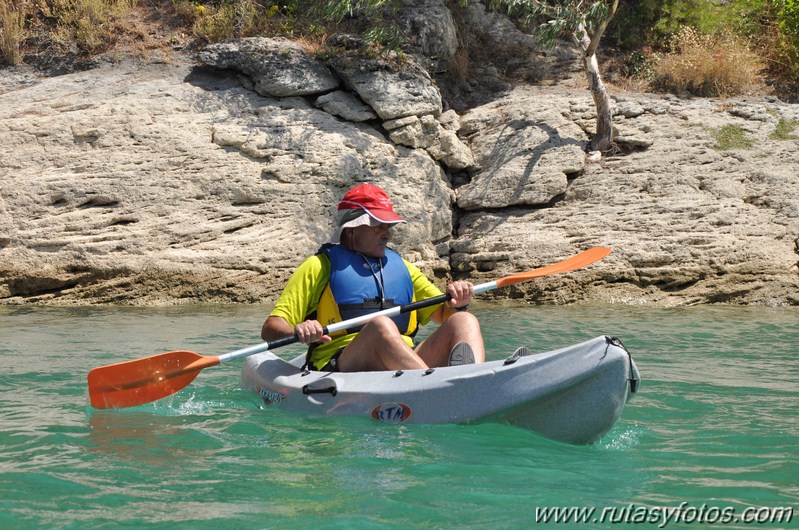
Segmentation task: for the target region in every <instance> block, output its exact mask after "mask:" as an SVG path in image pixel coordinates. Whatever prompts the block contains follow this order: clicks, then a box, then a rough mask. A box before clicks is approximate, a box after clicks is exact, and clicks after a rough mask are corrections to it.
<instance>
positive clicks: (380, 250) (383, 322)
mask: <svg viewBox="0 0 799 530" xmlns="http://www.w3.org/2000/svg"><path fill="white" fill-rule="evenodd" d="M405 222H406V221H405V220H404V219H403V218H402V217H400V216H399V215H397V214H396V213H395V212H394V208H393V205H392V204H391V199H389V197H388V195H387V194H386V192H385V191H383V190H382V189H381V188H379V187H377V186H374V185H372V184H360V185H358V186H355V187H354V188H352V189H351V190H349V191H348V192H347V193H346V194H345V195H344V198H343V199H342V200H341V202H340V203H339V205H338V210H337V214H336V225H337V230H336V232H335V234H334V236H333V244H327V245H323V246H322V248H321V249H319V252H318V253H317V254H316V255H314V256H311V257H310V258H308V259H307V260H305V262H303V263H302V265H300V266H299V267H298V268H297V270H296V271H295V272H294V274H293V275H292V276H291V278H290V279H289V281H288V283H287V284H286V286H285V288H284V289H283V292H282V293H281V295H280V298H279V299H278V301H277V304H276V305H275V308H274V309H273V310H272V312H271V313H270V315H269V317H268V318H267V319H266V321H265V322H264V325H263V327H262V329H261V337H263V339H264V340H267V341H271V340H275V339H278V338H281V337H285V336H287V335H296V336H297V337H298V338H299V340H300V342H302V343H304V344H307V345H308V346H309V349H308V366H309V368H311V369H315V370H324V371H341V372H358V371H370V370H400V369H404V370H409V369H417V368H421V369H424V368H428V367H435V366H448V365H457V364H469V363H474V362H483V361H484V360H485V348H484V346H483V337H482V333H481V331H480V324H479V322H478V320H477V318H476V317H475V316H474V315H473V314H471V313H469V312H467V310H468V307H469V302H470V300H471V298H472V295H473V294H474V289H473V285H472V284H471V283H470V282H464V281H456V282H452V283H450V284H448V285H447V293H448V294H449V295H450V296H451V297H452V298H451V299H450V300H449V301H448V302H447V303H445V304H441V305H438V306H433V307H429V308H424V309H419V310H418V311H412V312H410V313H405V314H402V315H399V316H396V317H391V318H389V317H385V316H381V317H375V318H373V319H372V320H370V321H369V322H367V323H366V324H365V325H364V326H363V327H362V328H361V329H355V330H346V331H340V332H338V333H334V334H333V335H332V336H329V335H325V334H324V332H323V327H324V326H326V325H329V324H332V323H334V322H341V321H344V320H349V319H351V318H355V317H357V316H360V315H363V314H365V313H370V312H375V311H380V310H381V309H387V308H390V307H394V306H397V305H405V304H409V303H411V302H414V301H418V300H424V299H427V298H432V297H434V296H439V295H441V294H442V293H441V291H440V290H439V289H438V288H437V287H436V286H435V285H433V283H432V282H431V281H430V280H429V279H428V278H427V277H425V276H424V274H422V272H421V271H420V270H419V269H418V268H417V267H416V266H414V265H412V264H411V263H409V262H407V261H405V260H404V259H403V258H401V257H400V256H399V254H397V253H396V252H394V251H393V250H391V249H390V248H388V243H389V242H390V241H391V229H392V227H393V226H394V225H396V224H399V223H405ZM430 320H433V321H434V322H436V323H438V324H439V328H438V329H436V330H435V331H434V332H433V333H432V334H431V335H430V336H429V337H428V338H427V339H425V340H424V341H423V342H422V343H421V344H418V345H414V342H413V337H414V335H415V334H416V331H417V330H418V327H419V326H420V325H424V324H426V323H428V322H429V321H430Z"/></svg>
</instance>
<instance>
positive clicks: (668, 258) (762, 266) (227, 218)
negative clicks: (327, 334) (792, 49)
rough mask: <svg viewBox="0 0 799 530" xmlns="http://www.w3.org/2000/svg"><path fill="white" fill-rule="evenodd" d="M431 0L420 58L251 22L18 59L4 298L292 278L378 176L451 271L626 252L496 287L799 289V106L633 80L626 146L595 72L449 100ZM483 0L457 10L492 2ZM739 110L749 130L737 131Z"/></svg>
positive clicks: (678, 295)
mask: <svg viewBox="0 0 799 530" xmlns="http://www.w3.org/2000/svg"><path fill="white" fill-rule="evenodd" d="M431 1H432V0H431ZM431 1H427V2H407V3H406V4H408V5H409V6H410V7H409V9H408V11H406V13H405V14H404V15H403V17H404V18H402V19H401V20H402V23H403V24H405V25H406V26H407V27H414V28H417V29H416V32H417V34H418V37H419V38H418V41H417V45H418V46H419V47H420V48H424V49H427V50H428V51H427V52H426V54H425V53H420V54H419V55H417V56H410V57H409V58H408V59H407V61H405V62H404V63H402V64H399V63H396V62H392V61H391V60H389V59H385V58H384V59H368V60H367V59H359V58H357V57H340V58H338V59H337V60H334V61H330V62H327V63H324V62H321V61H320V60H318V59H317V58H315V57H314V56H313V55H311V54H309V53H308V52H306V51H305V50H303V49H302V48H301V47H299V46H298V45H296V44H295V43H292V42H289V41H284V40H280V39H244V40H238V41H234V42H226V43H221V44H217V45H212V46H209V47H208V48H206V49H205V50H204V51H203V53H201V54H200V56H199V60H195V59H194V58H193V57H190V56H188V55H177V56H175V57H174V58H173V60H172V62H170V63H166V64H163V63H137V62H135V61H132V60H129V61H125V62H123V63H121V64H115V65H107V66H104V67H101V68H96V69H93V70H89V71H85V72H78V73H73V74H69V75H64V76H60V77H51V78H38V77H35V76H33V75H31V73H30V72H29V71H26V70H24V69H7V70H5V71H4V72H2V74H0V75H1V76H2V80H0V152H2V153H3V156H2V158H0V302H1V303H7V304H18V303H41V304H95V303H118V304H135V305H156V304H174V303H184V302H248V303H249V302H260V301H269V300H273V299H274V298H275V297H276V295H277V294H278V293H279V291H280V289H281V288H282V285H283V283H284V282H285V281H286V280H287V278H288V276H289V275H290V274H291V272H292V271H293V269H294V268H295V267H296V266H297V265H298V264H299V263H300V261H301V260H302V259H304V258H305V257H306V256H307V255H309V254H310V253H312V252H314V251H315V249H316V248H317V247H318V246H319V245H320V244H322V243H324V242H325V241H327V240H328V238H329V236H330V233H331V230H332V227H331V222H332V218H333V210H334V208H335V205H336V203H337V202H338V200H339V198H340V197H341V196H342V195H343V194H344V192H345V191H346V190H347V189H348V188H349V187H350V186H352V185H354V184H356V183H359V182H366V181H369V182H373V183H375V184H378V185H380V186H383V187H384V188H385V189H386V190H387V191H388V192H389V194H390V195H391V196H392V197H393V199H394V202H395V206H396V208H397V209H398V210H399V211H400V212H402V214H403V215H404V216H406V217H407V218H408V219H409V220H410V223H409V224H408V225H407V226H403V227H401V228H398V229H396V231H395V241H394V246H395V247H397V248H398V249H399V250H400V251H401V252H402V253H403V254H404V255H405V256H406V257H407V258H408V259H410V260H412V261H414V262H416V263H418V264H419V265H420V266H421V267H422V268H423V270H425V271H426V272H427V273H429V274H430V275H431V276H433V277H434V278H436V280H437V281H439V282H442V283H443V282H444V281H445V280H446V278H449V277H453V276H454V277H459V278H469V279H472V280H474V281H475V282H478V281H488V280H490V279H495V278H497V277H500V276H503V275H506V274H510V273H513V272H517V271H521V270H527V269H530V268H535V267H539V266H543V265H547V264H549V263H552V262H554V261H558V260H560V259H563V258H566V257H569V256H571V255H574V254H576V253H577V252H579V251H580V250H583V249H585V248H588V247H590V246H597V245H602V246H610V247H612V248H613V249H614V252H613V253H612V254H611V255H610V256H609V257H608V258H605V259H604V260H603V261H601V262H599V263H597V264H595V265H593V266H591V267H589V268H587V269H584V270H581V271H577V272H574V273H570V274H566V275H560V276H553V277H548V278H541V279H539V280H536V281H534V282H528V283H526V284H519V285H517V286H514V287H513V288H511V289H507V290H503V291H499V292H493V293H492V295H493V296H497V297H512V298H518V299H524V300H528V301H531V302H535V303H583V302H603V303H608V302H610V303H631V304H634V303H657V304H663V305H679V304H697V303H755V304H770V305H781V304H793V305H796V304H799V271H797V259H798V258H799V256H798V254H797V252H798V251H799V248H798V246H799V240H798V239H797V238H799V180H798V179H797V174H798V173H799V149H797V147H799V139H797V137H796V135H795V136H793V137H791V136H790V135H789V136H788V137H785V136H781V137H774V135H773V133H774V131H775V129H776V127H777V125H778V124H780V123H783V124H784V123H798V122H799V106H796V105H788V104H785V103H782V102H780V101H778V100H776V99H774V98H748V99H747V98H742V99H735V100H726V101H719V100H711V99H678V98H676V97H672V96H656V95H651V94H635V93H624V92H621V91H612V92H613V93H614V121H615V125H616V127H617V137H616V141H617V145H618V147H619V149H618V152H616V153H610V154H606V155H605V156H599V154H597V153H586V149H587V146H588V138H589V134H590V132H591V131H592V130H593V120H594V117H595V113H594V107H593V104H592V101H591V97H590V94H589V93H588V91H587V90H586V89H585V88H582V87H579V86H577V87H573V86H571V87H570V86H568V85H565V84H557V83H547V84H546V85H547V86H542V85H534V84H530V83H525V82H520V83H517V84H516V85H515V86H511V85H510V84H507V83H506V84H505V85H503V90H505V92H503V93H496V92H494V95H493V99H491V98H486V97H485V92H484V93H483V94H482V95H481V96H480V97H479V98H477V97H476V95H475V94H472V96H471V97H470V99H472V100H475V98H476V99H481V100H486V101H483V102H482V103H481V104H479V105H476V106H473V107H471V108H468V109H466V108H462V109H459V111H458V112H456V111H455V110H453V109H448V110H446V111H445V108H446V106H447V105H446V101H447V100H448V99H449V98H450V97H451V96H452V93H449V92H447V90H441V89H440V88H439V87H440V86H441V84H442V81H440V80H439V81H437V80H436V79H434V77H433V76H432V75H431V74H430V73H428V72H432V73H433V74H435V73H436V72H437V71H439V70H445V69H446V68H447V66H446V65H447V64H450V63H451V61H452V60H454V55H455V53H456V51H454V50H453V49H452V48H451V46H449V44H451V42H450V40H449V39H443V40H441V41H436V40H435V39H431V38H430V37H429V35H428V33H429V31H433V30H429V29H420V28H419V25H418V22H416V19H415V18H414V17H413V9H412V8H413V7H414V6H417V7H418V6H421V7H425V6H427V7H430V6H428V4H430V3H431ZM432 3H433V4H436V5H440V4H441V3H440V2H432ZM474 9H475V10H478V11H468V12H459V14H458V16H460V17H464V16H470V17H474V19H475V20H483V19H482V18H480V16H479V15H481V13H480V12H479V6H475V7H474ZM482 15H483V16H484V17H488V15H487V14H485V13H482ZM492 16H493V15H492ZM441 20H442V19H437V21H438V22H440V21H441ZM474 24H475V25H476V24H477V22H474ZM435 31H443V32H444V34H445V35H447V34H448V30H442V29H438V30H435ZM486 31H487V32H488V30H486ZM486 35H489V33H487V34H486ZM500 35H504V36H505V37H503V38H506V39H507V32H504V33H503V32H499V33H495V34H494V37H493V38H495V39H499V38H500ZM486 38H489V36H486ZM436 42H438V44H439V45H438V46H437V47H436V46H433V44H434V43H436ZM448 43H449V44H448ZM513 45H514V46H516V47H517V49H528V50H529V49H532V47H533V46H534V43H531V42H529V41H528V40H526V38H521V37H520V38H519V39H517V40H516V41H514V44H513ZM520 47H521V48H520ZM430 50H434V51H430ZM564 57H565V55H564V52H563V51H562V50H561V51H556V52H553V53H552V54H549V55H540V54H539V55H535V54H531V55H529V56H527V57H524V59H527V60H530V59H531V58H533V59H535V58H537V59H538V61H534V62H535V64H537V65H539V67H541V66H540V65H541V62H546V61H550V62H552V63H553V64H554V63H559V61H564ZM522 62H523V61H522ZM517 67H518V68H519V69H520V71H522V70H523V71H526V72H528V73H530V76H531V77H535V75H534V73H532V70H531V69H532V68H533V67H532V66H531V65H530V64H528V63H524V64H522V65H517ZM542 68H543V67H542ZM475 70H476V72H477V74H476V77H474V78H472V80H474V79H483V80H485V79H487V77H485V76H490V75H491V74H490V69H485V68H483V69H475ZM480 76H483V77H480ZM494 79H496V80H497V81H499V77H498V76H495V77H494ZM465 83H466V85H469V82H468V81H467V82H465ZM471 86H472V89H474V88H475V87H476V86H477V85H475V84H472V85H471ZM466 93H468V90H467V91H466V92H461V94H466ZM723 127H734V128H738V129H740V130H742V131H743V132H744V133H745V135H746V137H747V138H749V139H750V140H751V142H752V143H751V145H750V146H749V147H741V148H736V149H731V150H720V149H718V148H717V147H716V140H715V137H714V133H715V132H716V131H718V130H720V129H722V128H723ZM797 134H798V135H799V133H797Z"/></svg>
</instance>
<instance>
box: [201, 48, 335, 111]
mask: <svg viewBox="0 0 799 530" xmlns="http://www.w3.org/2000/svg"><path fill="white" fill-rule="evenodd" d="M200 60H202V61H203V62H204V63H206V64H207V65H209V66H214V67H216V68H230V69H234V70H238V71H240V72H242V73H244V74H246V75H248V76H250V77H251V78H252V80H253V86H254V89H255V91H257V92H258V93H259V94H261V95H264V96H278V97H283V96H304V95H309V94H321V93H324V92H328V91H330V90H333V89H335V88H337V87H338V86H339V81H338V79H337V78H336V76H334V75H333V74H332V72H330V69H329V68H328V67H327V66H325V65H324V64H322V63H321V62H319V61H317V60H316V59H314V58H313V57H312V56H311V55H310V54H309V53H308V52H306V51H305V50H304V49H303V48H302V47H301V46H299V45H298V44H296V43H295V42H292V41H290V40H287V39H282V38H265V37H250V38H242V39H231V40H228V41H225V42H221V43H216V44H209V45H208V46H206V47H205V49H204V50H203V51H202V52H201V53H200Z"/></svg>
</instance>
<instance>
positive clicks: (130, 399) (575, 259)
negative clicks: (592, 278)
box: [88, 247, 610, 409]
mask: <svg viewBox="0 0 799 530" xmlns="http://www.w3.org/2000/svg"><path fill="white" fill-rule="evenodd" d="M608 254H610V249H609V248H606V247H594V248H591V249H589V250H586V251H585V252H581V253H580V254H577V255H576V256H572V257H571V258H568V259H565V260H563V261H559V262H558V263H553V264H552V265H548V266H546V267H541V268H538V269H533V270H529V271H527V272H520V273H517V274H511V275H510V276H505V277H504V278H500V279H498V280H496V281H493V282H487V283H482V284H479V285H475V286H474V293H475V294H478V293H483V292H485V291H490V290H492V289H497V288H499V287H506V286H508V285H513V284H515V283H519V282H523V281H527V280H531V279H533V278H539V277H541V276H549V275H551V274H559V273H561V272H569V271H572V270H575V269H579V268H581V267H585V266H586V265H590V264H592V263H594V262H596V261H599V260H600V259H602V258H604V257H605V256H607V255H608ZM447 300H449V295H447V294H442V295H440V296H435V297H433V298H428V299H426V300H421V301H418V302H413V303H410V304H405V305H402V306H395V307H392V308H389V309H384V310H382V311H376V312H374V313H369V314H367V315H363V316H360V317H357V318H352V319H350V320H345V321H343V322H336V323H335V324H331V325H329V326H326V327H325V328H324V332H325V334H330V333H335V332H336V331H341V330H344V329H348V328H352V327H355V326H359V325H361V324H364V323H366V322H368V321H369V320H371V319H373V318H375V317H377V316H387V317H393V316H397V315H399V314H402V313H408V312H410V311H415V310H417V309H422V308H424V307H430V306H434V305H437V304H441V303H444V302H446V301H447ZM296 342H299V339H298V338H297V337H296V336H289V337H283V338H281V339H277V340H274V341H270V342H264V343H261V344H257V345H254V346H250V347H247V348H242V349H240V350H236V351H232V352H229V353H225V354H223V355H218V356H211V355H200V354H197V353H194V352H190V351H184V350H181V351H172V352H167V353H161V354H158V355H153V356H151V357H145V358H144V359H137V360H135V361H127V362H122V363H117V364H110V365H107V366H101V367H99V368H95V369H93V370H92V371H90V372H89V377H88V379H89V398H90V400H91V404H92V406H93V407H94V408H97V409H106V408H111V407H135V406H137V405H144V404H145V403H150V402H151V401H155V400H157V399H161V398H163V397H166V396H169V395H172V394H174V393H175V392H177V391H178V390H180V389H182V388H183V387H185V386H188V384H189V383H191V382H192V381H193V380H194V378H195V377H197V374H199V373H200V370H202V369H203V368H208V367H210V366H216V365H217V364H220V363H223V362H225V361H229V360H231V359H235V358H237V357H246V356H248V355H253V354H256V353H261V352H265V351H268V350H273V349H275V348H279V347H281V346H287V345H289V344H294V343H296Z"/></svg>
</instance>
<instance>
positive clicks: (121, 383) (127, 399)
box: [89, 350, 219, 409]
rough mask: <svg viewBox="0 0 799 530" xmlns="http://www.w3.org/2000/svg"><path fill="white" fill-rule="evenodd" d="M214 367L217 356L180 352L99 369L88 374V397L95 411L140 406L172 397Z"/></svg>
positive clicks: (217, 360)
mask: <svg viewBox="0 0 799 530" xmlns="http://www.w3.org/2000/svg"><path fill="white" fill-rule="evenodd" d="M217 364H219V357H215V356H204V355H199V354H197V353H194V352H190V351H182V350H181V351H173V352H167V353H161V354H158V355H153V356H152V357H147V358H145V359H137V360H135V361H127V362H123V363H117V364H110V365H108V366H101V367H99V368H95V369H94V370H92V371H91V372H89V398H90V400H91V403H92V406H93V407H94V408H96V409H107V408H111V407H135V406H137V405H144V404H145V403H149V402H151V401H155V400H156V399H161V398H163V397H166V396H169V395H172V394H174V393H175V392H177V391H178V390H180V389H181V388H183V387H185V386H186V385H188V384H189V383H191V382H192V381H193V380H194V378H195V377H197V374H199V373H200V370H202V369H203V368H208V367H209V366H215V365H217Z"/></svg>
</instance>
